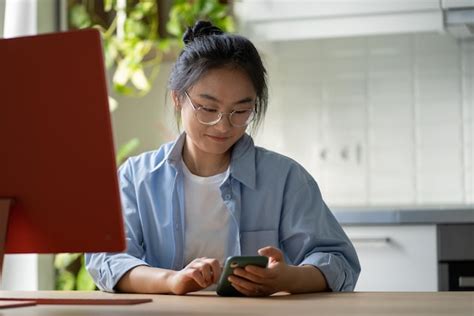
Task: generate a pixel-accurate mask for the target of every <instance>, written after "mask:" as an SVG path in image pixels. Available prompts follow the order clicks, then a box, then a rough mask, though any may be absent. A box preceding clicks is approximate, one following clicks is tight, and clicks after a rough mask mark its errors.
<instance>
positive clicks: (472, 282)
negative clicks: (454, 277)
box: [458, 276, 474, 287]
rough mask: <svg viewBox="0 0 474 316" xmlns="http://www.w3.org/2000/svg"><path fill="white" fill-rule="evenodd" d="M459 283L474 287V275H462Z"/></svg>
mask: <svg viewBox="0 0 474 316" xmlns="http://www.w3.org/2000/svg"><path fill="white" fill-rule="evenodd" d="M458 283H459V287H474V277H468V276H460V277H459V278H458Z"/></svg>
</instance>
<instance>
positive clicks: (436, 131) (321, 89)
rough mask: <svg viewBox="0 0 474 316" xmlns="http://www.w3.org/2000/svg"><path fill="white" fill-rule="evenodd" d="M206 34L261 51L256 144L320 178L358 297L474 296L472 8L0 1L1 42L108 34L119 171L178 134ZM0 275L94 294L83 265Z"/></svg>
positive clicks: (435, 2)
mask: <svg viewBox="0 0 474 316" xmlns="http://www.w3.org/2000/svg"><path fill="white" fill-rule="evenodd" d="M197 19H210V20H211V21H213V22H214V23H216V24H218V25H219V26H220V27H221V28H223V29H225V30H227V31H229V32H237V33H239V34H242V35H245V36H248V37H249V38H250V39H251V40H252V41H253V42H254V43H255V45H256V46H257V48H258V49H259V51H260V53H261V55H262V57H263V60H264V63H265V66H266V67H267V70H268V73H269V89H270V102H269V108H268V114H267V116H266V119H265V121H264V124H263V125H262V126H261V128H260V129H259V130H258V132H257V133H256V134H255V135H253V136H254V137H255V140H256V144H257V145H259V146H263V147H266V148H268V149H270V150H275V151H278V152H280V153H283V154H285V155H287V156H289V157H291V158H293V159H295V160H296V161H298V162H299V163H301V164H302V165H303V166H304V167H305V168H306V169H307V170H308V171H309V172H310V173H311V174H312V175H313V177H314V178H315V179H316V181H317V182H318V184H319V186H320V189H321V191H322V194H323V197H324V199H325V201H326V203H327V204H328V205H329V207H330V208H331V209H332V211H333V212H334V213H335V215H336V217H337V218H338V220H339V221H340V222H341V224H342V225H343V227H344V229H345V231H346V233H347V234H348V235H349V236H350V238H351V239H352V240H353V242H354V245H355V246H356V248H357V250H358V253H359V256H360V260H361V264H362V269H363V272H362V274H361V277H360V281H359V284H358V287H357V288H356V289H357V290H360V291H437V290H473V289H474V210H473V207H472V205H473V202H474V186H473V177H474V170H473V166H474V156H473V147H474V115H473V114H474V0H411V1H410V0H378V1H368V0H345V1H338V0H335V1H318V0H313V1H310V0H292V1H290V0H240V1H218V0H215V1H199V0H194V1H184V0H181V1H180V0H176V1H172V0H157V1H154V0H149V1H146V0H145V1H139V0H134V1H131V0H110V1H107V0H104V1H81V0H68V1H66V0H0V36H1V35H2V34H3V37H14V36H20V35H26V34H40V33H46V32H55V31H64V30H69V29H77V28H85V27H97V28H99V29H101V31H102V33H103V38H104V51H105V57H106V61H107V66H108V68H107V73H108V77H109V93H110V105H111V112H112V118H113V125H114V135H115V142H116V149H117V153H118V156H117V161H118V162H119V163H120V162H122V161H123V160H124V159H126V157H128V156H130V155H136V154H139V153H141V152H144V151H149V150H154V149H156V148H158V147H159V146H160V145H161V144H163V143H164V142H167V141H170V140H173V139H174V138H175V137H176V136H177V135H178V133H179V132H178V129H177V127H176V123H175V120H174V116H173V111H172V108H171V103H170V98H169V97H168V91H167V80H168V75H169V72H170V69H171V66H172V65H173V62H174V60H175V58H176V56H177V54H178V53H179V50H180V49H181V47H182V46H181V45H182V44H181V42H180V38H181V35H182V33H183V31H184V28H185V27H186V26H187V25H192V24H193V23H194V21H196V20H197ZM84 49H87V48H84ZM0 71H1V70H0ZM71 75H74V74H71ZM71 97H73V96H71ZM53 261H55V262H54V264H53ZM5 265H6V267H5V269H4V282H3V285H2V286H3V288H4V289H50V288H57V289H89V288H93V284H91V283H90V280H88V279H87V275H86V274H84V270H83V266H82V264H81V254H64V255H63V256H61V255H60V256H56V257H55V259H54V258H53V257H52V256H44V255H41V256H38V255H16V256H8V257H7V262H6V263H5ZM7 271H8V272H7ZM26 271H29V272H28V273H29V274H28V275H30V277H26V275H27V274H26ZM81 271H82V272H81ZM30 280H33V281H31V282H30ZM34 280H36V281H34ZM81 284H82V285H81Z"/></svg>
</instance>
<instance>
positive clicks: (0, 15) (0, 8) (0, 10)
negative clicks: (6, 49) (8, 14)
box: [0, 0, 5, 38]
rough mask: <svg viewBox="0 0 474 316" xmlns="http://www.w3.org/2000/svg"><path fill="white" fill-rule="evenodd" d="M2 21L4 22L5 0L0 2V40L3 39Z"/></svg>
mask: <svg viewBox="0 0 474 316" xmlns="http://www.w3.org/2000/svg"><path fill="white" fill-rule="evenodd" d="M4 21H5V0H0V38H3V23H4Z"/></svg>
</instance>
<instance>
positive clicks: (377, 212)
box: [331, 205, 474, 225]
mask: <svg viewBox="0 0 474 316" xmlns="http://www.w3.org/2000/svg"><path fill="white" fill-rule="evenodd" d="M331 211H332V212H333V214H334V215H335V216H336V218H337V220H338V221H339V223H340V224H341V225H383V224H386V225H405V224H406V225H414V224H468V223H474V205H442V206H380V207H376V206H367V207H362V206H361V207H331Z"/></svg>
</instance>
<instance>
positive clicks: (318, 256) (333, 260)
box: [299, 252, 355, 292]
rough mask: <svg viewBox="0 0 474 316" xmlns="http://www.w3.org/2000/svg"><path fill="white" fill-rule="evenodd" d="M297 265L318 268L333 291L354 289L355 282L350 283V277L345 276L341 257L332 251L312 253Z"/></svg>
mask: <svg viewBox="0 0 474 316" xmlns="http://www.w3.org/2000/svg"><path fill="white" fill-rule="evenodd" d="M299 265H300V266H302V265H312V266H315V267H316V268H318V269H319V270H320V271H321V273H322V274H323V275H324V277H325V278H326V282H327V284H328V287H329V288H330V289H331V290H332V291H333V292H340V291H353V290H354V287H355V284H352V283H353V282H351V281H350V279H351V278H350V277H349V278H348V277H347V276H348V272H347V271H346V270H347V267H346V265H345V264H344V262H343V260H342V259H341V258H338V257H337V256H336V255H334V254H332V253H323V252H317V253H313V254H311V255H309V256H307V257H306V258H305V259H304V260H303V261H302V262H301V263H300V264H299Z"/></svg>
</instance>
